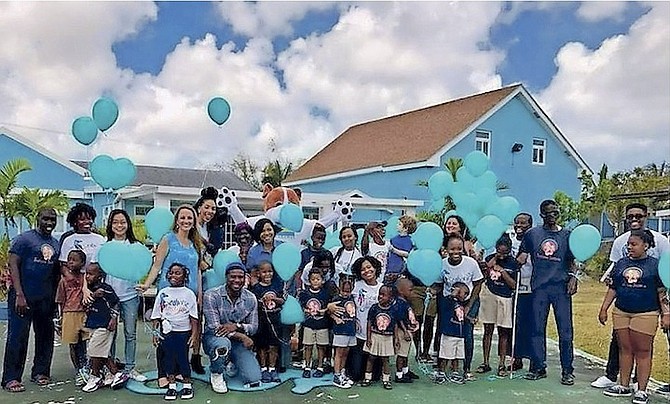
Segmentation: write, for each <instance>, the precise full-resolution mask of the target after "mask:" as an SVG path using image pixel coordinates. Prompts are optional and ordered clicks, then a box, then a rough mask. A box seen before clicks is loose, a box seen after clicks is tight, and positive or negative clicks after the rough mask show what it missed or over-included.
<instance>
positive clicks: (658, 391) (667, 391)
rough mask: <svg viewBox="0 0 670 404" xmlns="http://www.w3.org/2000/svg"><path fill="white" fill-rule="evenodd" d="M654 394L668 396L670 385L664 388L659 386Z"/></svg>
mask: <svg viewBox="0 0 670 404" xmlns="http://www.w3.org/2000/svg"><path fill="white" fill-rule="evenodd" d="M656 393H658V394H663V395H668V394H670V384H666V385H664V386H661V387H659V388H657V389H656Z"/></svg>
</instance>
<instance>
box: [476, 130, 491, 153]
mask: <svg viewBox="0 0 670 404" xmlns="http://www.w3.org/2000/svg"><path fill="white" fill-rule="evenodd" d="M480 136H481V137H480ZM475 150H479V151H481V152H482V153H484V154H486V155H487V156H488V157H491V132H490V131H487V130H476V131H475Z"/></svg>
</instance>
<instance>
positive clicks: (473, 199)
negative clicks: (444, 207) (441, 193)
mask: <svg viewBox="0 0 670 404" xmlns="http://www.w3.org/2000/svg"><path fill="white" fill-rule="evenodd" d="M454 203H455V204H456V208H457V209H458V210H472V211H474V210H475V208H476V206H477V195H475V193H474V192H466V193H464V194H461V195H459V197H458V198H457V199H454Z"/></svg>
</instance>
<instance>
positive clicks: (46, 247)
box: [40, 244, 56, 262]
mask: <svg viewBox="0 0 670 404" xmlns="http://www.w3.org/2000/svg"><path fill="white" fill-rule="evenodd" d="M40 251H41V252H42V258H43V259H44V261H45V262H51V258H52V257H53V256H54V253H55V252H56V251H54V248H53V247H52V246H51V244H42V246H41V247H40Z"/></svg>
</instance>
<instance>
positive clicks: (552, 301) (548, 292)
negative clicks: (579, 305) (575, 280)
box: [531, 284, 574, 374]
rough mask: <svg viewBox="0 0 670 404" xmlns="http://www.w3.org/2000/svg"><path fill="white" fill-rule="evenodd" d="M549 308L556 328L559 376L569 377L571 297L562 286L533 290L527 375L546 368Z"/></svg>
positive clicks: (570, 360)
mask: <svg viewBox="0 0 670 404" xmlns="http://www.w3.org/2000/svg"><path fill="white" fill-rule="evenodd" d="M550 305H551V306H552V307H553V308H554V318H555V320H556V327H557V328H558V348H559V351H560V357H561V368H562V373H563V374H569V373H572V372H573V371H574V368H573V367H572V361H573V359H574V352H573V348H574V347H573V343H572V339H573V332H572V296H570V295H569V294H568V291H567V285H566V284H550V285H545V286H542V287H541V288H539V289H533V334H532V337H531V338H532V343H533V346H532V350H533V351H532V352H533V353H532V358H531V363H532V365H533V367H534V369H531V371H535V372H541V371H544V370H545V369H546V368H547V363H546V361H547V318H548V317H549V306H550Z"/></svg>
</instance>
